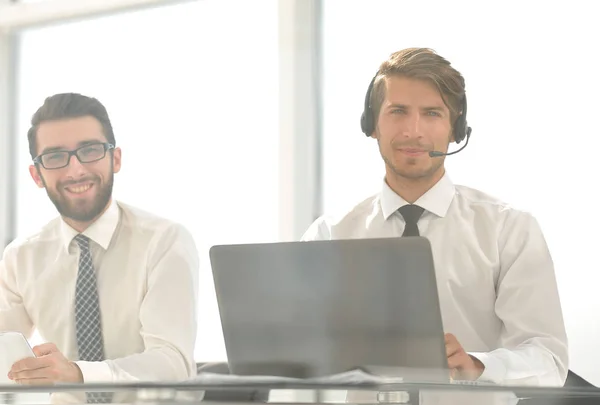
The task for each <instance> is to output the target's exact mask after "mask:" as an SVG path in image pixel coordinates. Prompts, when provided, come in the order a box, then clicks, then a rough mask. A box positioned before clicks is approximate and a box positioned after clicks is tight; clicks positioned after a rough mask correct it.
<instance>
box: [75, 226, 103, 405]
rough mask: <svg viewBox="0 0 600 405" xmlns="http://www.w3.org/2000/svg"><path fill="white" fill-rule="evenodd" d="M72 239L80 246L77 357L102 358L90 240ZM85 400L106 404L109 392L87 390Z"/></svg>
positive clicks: (76, 311) (99, 322) (76, 288)
mask: <svg viewBox="0 0 600 405" xmlns="http://www.w3.org/2000/svg"><path fill="white" fill-rule="evenodd" d="M74 240H75V241H76V242H77V244H78V245H79V250H80V255H79V272H78V274H77V284H76V285H75V334H76V337H77V348H78V350H79V359H80V360H83V361H102V360H104V341H103V339H102V323H101V321H100V305H99V303H98V286H97V284H96V272H95V271H94V265H93V264H92V254H91V253H90V240H89V239H88V237H87V236H83V235H81V234H79V235H77V236H75V238H74ZM86 396H87V402H88V403H108V402H111V400H112V393H109V392H86Z"/></svg>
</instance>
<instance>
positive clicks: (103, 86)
mask: <svg viewBox="0 0 600 405" xmlns="http://www.w3.org/2000/svg"><path fill="white" fill-rule="evenodd" d="M277 10H278V9H277V1H276V0H260V1H252V2H248V1H244V0H228V1H218V0H204V1H199V2H186V3H182V4H178V5H174V6H169V7H160V8H156V9H149V10H144V11H140V12H131V13H127V14H120V15H117V16H110V17H104V18H100V19H95V20H87V21H84V22H76V23H69V24H64V25H58V26H51V27H46V28H41V29H34V30H29V31H25V32H23V34H22V36H21V50H20V53H21V60H20V70H19V72H18V86H19V87H18V89H19V92H18V94H19V98H20V100H19V104H18V111H19V116H18V130H19V134H21V135H20V138H19V152H18V153H19V155H18V168H19V174H18V176H19V178H18V180H17V184H18V187H19V188H18V218H17V221H18V224H17V231H18V235H19V236H22V235H27V234H29V233H31V232H33V231H35V230H36V229H38V228H39V226H40V225H41V224H44V223H46V222H47V221H48V220H50V219H51V218H53V217H55V216H56V215H57V214H56V210H55V208H54V206H53V205H52V204H51V203H50V201H49V200H48V198H47V196H46V194H45V191H44V190H40V189H38V188H37V187H36V186H35V184H34V183H33V181H32V180H31V179H30V178H29V173H28V170H27V166H28V165H29V163H30V160H31V159H30V156H29V152H28V145H27V136H26V133H27V129H28V128H29V120H30V117H31V115H32V114H33V113H34V112H35V110H36V109H37V108H38V107H39V106H40V105H41V104H42V103H43V101H44V98H45V97H47V96H49V95H51V94H55V93H59V92H79V93H83V94H86V95H90V96H94V97H96V98H98V99H99V100H100V101H101V102H102V103H103V104H104V105H105V106H106V107H107V109H108V112H109V115H110V116H111V119H112V122H113V126H114V129H115V136H116V140H117V144H118V145H119V146H120V147H121V148H122V149H123V169H122V171H121V172H120V173H119V174H117V175H116V176H115V188H114V196H115V198H117V199H119V200H121V201H124V202H126V203H129V204H132V205H135V206H138V207H140V208H142V209H144V210H147V211H150V212H153V213H155V214H158V215H161V216H164V217H167V218H171V219H173V220H175V221H178V222H181V223H183V224H184V225H186V226H187V228H188V229H189V230H190V231H191V232H192V234H193V235H194V237H195V239H196V242H197V246H198V249H199V251H200V254H201V277H200V288H199V294H200V304H199V313H200V319H199V322H200V325H199V330H198V332H199V333H198V340H197V348H196V353H195V354H196V358H197V359H198V360H199V361H218V360H224V359H225V358H226V356H225V348H224V345H223V341H222V332H221V327H220V321H219V313H218V309H217V304H216V300H215V293H214V288H213V281H212V275H211V270H210V263H209V259H208V249H209V248H210V246H212V245H215V244H222V243H240V242H261V241H276V240H277V239H278V232H279V228H278V226H279V213H278V176H279V173H278V163H279V161H278V147H279V144H278V142H279V134H278V104H277V100H278V52H279V49H278V36H277V34H278V32H277V29H278V26H277V24H278V19H277Z"/></svg>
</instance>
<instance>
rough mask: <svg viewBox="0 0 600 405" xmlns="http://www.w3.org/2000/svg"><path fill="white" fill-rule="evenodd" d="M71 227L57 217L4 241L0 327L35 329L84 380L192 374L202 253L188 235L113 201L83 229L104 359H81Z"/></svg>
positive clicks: (152, 378) (165, 378)
mask: <svg viewBox="0 0 600 405" xmlns="http://www.w3.org/2000/svg"><path fill="white" fill-rule="evenodd" d="M77 234H78V232H77V231H75V230H74V229H73V228H71V227H70V226H69V225H67V224H66V223H65V222H64V221H63V220H62V219H61V218H57V219H55V220H53V221H51V222H50V223H49V224H47V225H46V226H45V227H44V228H42V229H41V230H40V231H39V232H38V233H36V234H35V235H32V236H30V237H28V238H25V239H22V240H15V241H13V242H12V243H11V244H10V245H9V246H8V247H7V248H6V249H5V251H4V256H3V259H2V261H1V262H0V330H11V331H18V332H21V333H23V334H24V335H25V336H26V337H30V336H31V335H32V333H33V332H34V329H35V328H37V329H38V331H39V333H40V335H41V336H42V338H43V339H44V340H45V341H48V342H52V343H55V344H56V345H57V347H58V349H59V350H60V351H61V352H62V353H63V354H64V355H65V356H66V357H67V358H68V359H69V360H73V361H76V363H77V364H78V366H79V368H80V369H81V372H82V374H83V378H84V382H86V383H88V382H126V381H129V382H133V381H177V380H185V379H188V378H190V377H193V376H195V375H196V365H195V362H194V345H195V340H196V330H197V329H196V325H197V316H196V310H197V309H196V308H197V307H196V303H197V285H198V284H197V283H198V272H199V258H198V252H197V250H196V246H195V243H194V240H193V238H192V236H191V235H190V233H189V232H188V231H187V230H186V229H185V228H184V227H183V226H181V225H178V224H176V223H173V222H171V221H168V220H166V219H163V218H159V217H157V216H154V215H152V214H149V213H146V212H144V211H141V210H138V209H136V208H133V207H131V206H128V205H125V204H122V203H120V202H119V203H117V202H114V201H113V202H112V203H111V205H110V207H109V208H108V209H107V210H106V212H105V213H104V214H103V215H102V216H101V217H100V218H99V219H98V220H97V221H96V222H94V224H92V225H91V226H90V227H89V228H88V229H86V230H85V231H84V232H83V235H85V236H87V237H89V238H90V248H91V252H92V258H93V264H94V269H95V271H96V277H97V283H98V295H99V304H100V311H101V321H102V332H103V337H104V352H105V357H106V359H107V360H105V361H102V362H87V361H77V360H78V352H77V342H76V339H75V314H74V298H75V282H76V279H77V272H78V258H79V247H78V246H77V243H76V242H75V241H73V238H74V237H75V236H76V235H77ZM0 372H5V371H4V370H0ZM6 372H8V370H6ZM116 398H117V397H115V399H116Z"/></svg>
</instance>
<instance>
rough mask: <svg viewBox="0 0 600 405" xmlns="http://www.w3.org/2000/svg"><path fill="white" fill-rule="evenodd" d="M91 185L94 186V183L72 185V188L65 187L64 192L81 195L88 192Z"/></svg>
mask: <svg viewBox="0 0 600 405" xmlns="http://www.w3.org/2000/svg"><path fill="white" fill-rule="evenodd" d="M93 185H94V183H87V184H81V185H74V186H69V187H65V190H67V191H68V192H69V193H72V194H83V193H85V192H86V191H88V190H89V189H90V188H92V186H93Z"/></svg>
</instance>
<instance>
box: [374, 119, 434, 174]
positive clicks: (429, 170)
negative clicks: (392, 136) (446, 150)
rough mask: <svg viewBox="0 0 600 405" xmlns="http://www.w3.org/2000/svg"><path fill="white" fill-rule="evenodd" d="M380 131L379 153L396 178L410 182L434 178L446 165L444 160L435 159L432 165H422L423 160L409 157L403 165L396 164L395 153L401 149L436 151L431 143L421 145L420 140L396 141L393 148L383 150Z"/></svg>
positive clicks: (378, 140)
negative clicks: (402, 178)
mask: <svg viewBox="0 0 600 405" xmlns="http://www.w3.org/2000/svg"><path fill="white" fill-rule="evenodd" d="M380 138H381V137H380V134H379V130H377V144H378V146H379V153H380V155H381V157H382V159H383V161H384V162H385V165H386V166H387V167H388V169H389V170H391V171H392V172H393V173H394V174H395V175H396V176H399V177H404V178H406V179H410V180H419V179H424V178H429V177H432V176H434V175H435V174H436V173H437V172H438V171H439V170H440V167H442V166H443V165H444V160H445V159H444V158H443V157H441V158H433V159H431V164H429V165H425V166H423V165H422V159H420V158H411V157H407V158H406V159H405V161H404V162H403V163H399V162H396V161H395V159H394V151H395V150H396V149H400V148H418V149H423V150H425V151H431V150H433V149H434V147H433V144H431V143H427V144H424V143H420V142H419V141H418V140H409V141H404V142H398V141H394V142H392V143H391V145H390V146H391V148H388V149H387V150H385V148H382V145H381V142H380Z"/></svg>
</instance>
